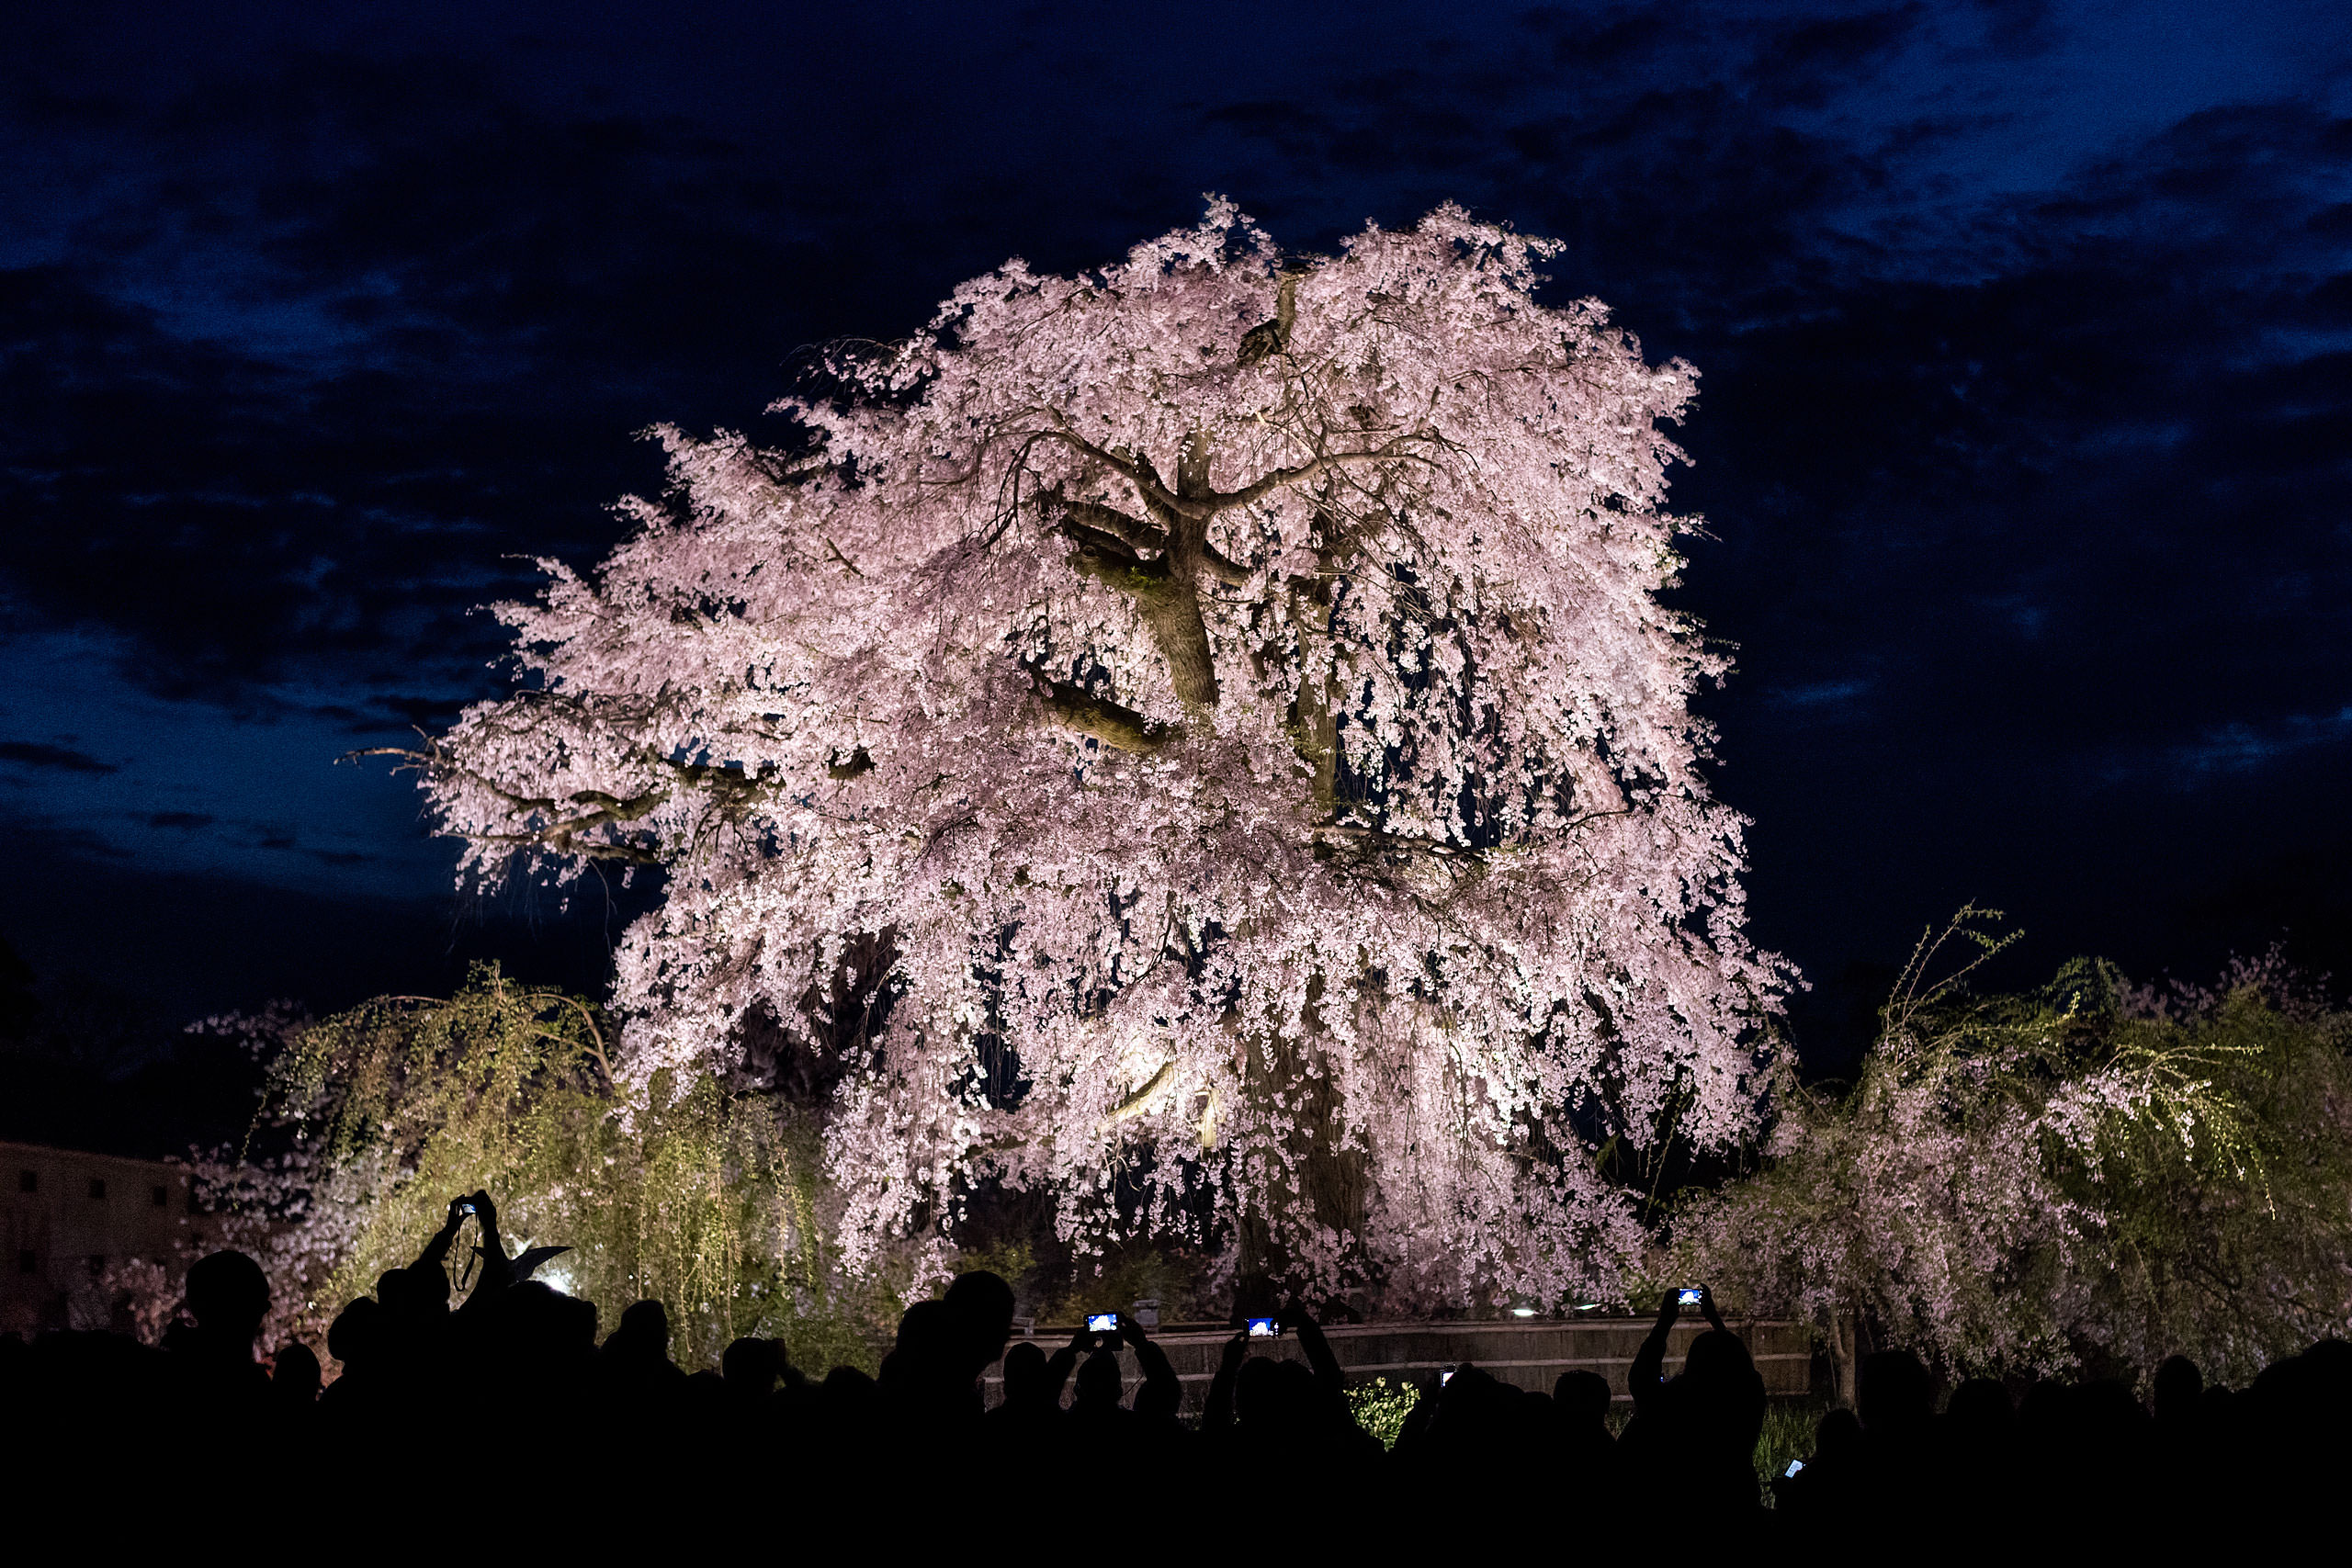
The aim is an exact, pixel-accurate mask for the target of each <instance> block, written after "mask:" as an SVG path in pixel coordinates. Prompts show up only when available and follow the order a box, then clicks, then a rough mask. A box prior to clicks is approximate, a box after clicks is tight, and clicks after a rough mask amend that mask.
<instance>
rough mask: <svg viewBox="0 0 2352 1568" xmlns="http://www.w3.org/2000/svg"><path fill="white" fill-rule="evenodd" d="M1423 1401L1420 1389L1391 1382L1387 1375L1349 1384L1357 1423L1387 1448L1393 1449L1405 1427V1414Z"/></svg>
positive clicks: (1349, 1402)
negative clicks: (1369, 1380)
mask: <svg viewBox="0 0 2352 1568" xmlns="http://www.w3.org/2000/svg"><path fill="white" fill-rule="evenodd" d="M1420 1401H1421V1391H1420V1390H1419V1389H1418V1388H1416V1387H1414V1386H1413V1385H1412V1384H1411V1383H1408V1382H1397V1383H1392V1382H1389V1381H1388V1380H1387V1379H1386V1378H1374V1379H1373V1380H1372V1381H1371V1382H1359V1383H1350V1384H1349V1385H1348V1411H1349V1413H1350V1414H1351V1415H1352V1416H1354V1417H1355V1418H1356V1425H1357V1426H1359V1427H1363V1429H1364V1430H1365V1431H1367V1432H1369V1433H1371V1434H1372V1435H1373V1436H1374V1437H1375V1438H1379V1439H1380V1446H1381V1447H1382V1448H1384V1449H1394V1448H1395V1447H1396V1446H1397V1438H1398V1437H1399V1436H1400V1435H1402V1434H1403V1432H1404V1430H1405V1417H1406V1416H1410V1415H1411V1414H1412V1413H1413V1406H1414V1405H1416V1404H1419V1403H1420Z"/></svg>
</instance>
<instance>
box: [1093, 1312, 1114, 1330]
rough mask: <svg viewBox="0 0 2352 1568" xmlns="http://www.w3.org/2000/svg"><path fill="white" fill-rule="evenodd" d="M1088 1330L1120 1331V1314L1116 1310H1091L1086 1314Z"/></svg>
mask: <svg viewBox="0 0 2352 1568" xmlns="http://www.w3.org/2000/svg"><path fill="white" fill-rule="evenodd" d="M1086 1331H1087V1332H1088V1333H1089V1334H1116V1333H1117V1332H1119V1314H1117V1313H1115V1312H1090V1313H1088V1314H1086Z"/></svg>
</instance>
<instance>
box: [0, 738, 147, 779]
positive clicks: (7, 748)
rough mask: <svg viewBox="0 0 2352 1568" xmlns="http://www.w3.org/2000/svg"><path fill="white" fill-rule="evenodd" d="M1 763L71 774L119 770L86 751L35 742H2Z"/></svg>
mask: <svg viewBox="0 0 2352 1568" xmlns="http://www.w3.org/2000/svg"><path fill="white" fill-rule="evenodd" d="M0 762H16V763H17V764H19V765H21V766H24V767H28V768H55V769H57V770H59V771H60V772H62V773H115V772H117V771H118V770H117V769H116V767H115V765H114V764H113V763H111V762H101V761H98V760H97V759H96V757H93V756H91V755H90V754H89V753H88V752H86V751H76V750H74V749H73V748H72V747H69V746H44V745H42V744H40V742H39V741H35V740H0Z"/></svg>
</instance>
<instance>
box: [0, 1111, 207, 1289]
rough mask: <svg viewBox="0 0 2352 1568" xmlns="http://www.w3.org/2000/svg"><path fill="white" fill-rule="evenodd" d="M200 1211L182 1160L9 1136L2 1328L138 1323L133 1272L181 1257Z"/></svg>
mask: <svg viewBox="0 0 2352 1568" xmlns="http://www.w3.org/2000/svg"><path fill="white" fill-rule="evenodd" d="M192 1210H193V1205H192V1201H191V1194H190V1188H189V1182H188V1173H187V1171H186V1170H184V1169H182V1168H179V1167H177V1166H172V1165H165V1164H164V1163H163V1162H162V1161H160V1160H145V1159H125V1158H122V1157H120V1156H116V1155H96V1154H84V1153H81V1152H79V1151H76V1150H73V1149H51V1148H44V1147H41V1146H40V1145H37V1144H10V1143H0V1334H7V1333H17V1334H32V1333H37V1332H39V1331H40V1330H42V1329H48V1328H108V1329H114V1330H117V1331H128V1330H129V1328H130V1326H131V1325H130V1322H129V1320H128V1314H129V1299H128V1298H129V1292H128V1291H127V1290H126V1289H125V1288H124V1286H123V1283H122V1281H123V1278H124V1274H125V1270H126V1269H129V1268H130V1267H131V1266H134V1265H137V1264H139V1263H142V1262H143V1263H149V1264H158V1265H164V1266H167V1267H168V1266H171V1265H174V1264H175V1263H176V1261H177V1260H178V1258H179V1257H180V1249H181V1246H182V1243H183V1241H184V1240H187V1239H189V1238H190V1237H191V1235H192V1233H191V1232H190V1231H189V1229H188V1224H189V1219H190V1216H191V1213H192Z"/></svg>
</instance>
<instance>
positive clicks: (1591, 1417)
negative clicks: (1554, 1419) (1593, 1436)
mask: <svg viewBox="0 0 2352 1568" xmlns="http://www.w3.org/2000/svg"><path fill="white" fill-rule="evenodd" d="M1552 1403H1553V1404H1554V1405H1555V1407H1557V1409H1558V1411H1559V1416H1560V1419H1561V1420H1562V1421H1565V1422H1566V1423H1567V1424H1568V1425H1570V1426H1574V1427H1583V1426H1588V1425H1590V1424H1593V1423H1596V1422H1606V1421H1607V1420H1608V1419H1609V1380H1608V1379H1607V1378H1604V1377H1602V1376H1601V1375H1600V1373H1599V1372H1589V1371H1581V1370H1579V1371H1573V1372H1562V1373H1561V1374H1560V1375H1559V1378H1558V1379H1557V1380H1556V1381H1555V1382H1554V1383H1553V1384H1552Z"/></svg>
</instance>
